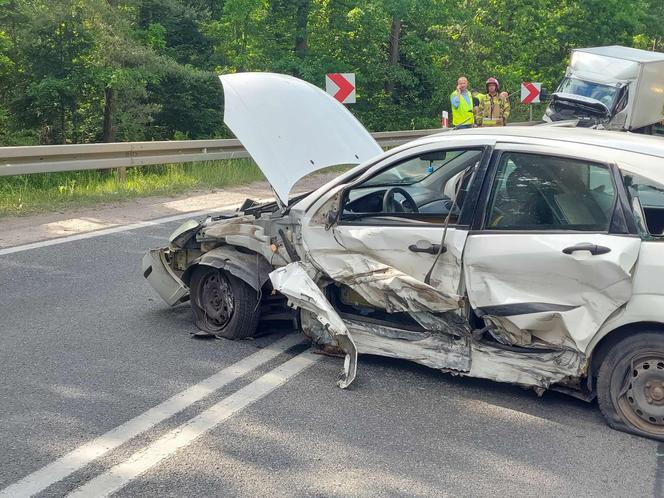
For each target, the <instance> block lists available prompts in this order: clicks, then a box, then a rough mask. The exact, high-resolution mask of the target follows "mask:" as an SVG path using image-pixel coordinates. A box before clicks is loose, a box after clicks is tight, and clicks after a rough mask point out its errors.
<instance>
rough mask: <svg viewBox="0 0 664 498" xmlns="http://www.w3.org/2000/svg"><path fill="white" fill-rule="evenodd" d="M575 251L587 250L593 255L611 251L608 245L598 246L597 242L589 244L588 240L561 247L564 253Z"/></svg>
mask: <svg viewBox="0 0 664 498" xmlns="http://www.w3.org/2000/svg"><path fill="white" fill-rule="evenodd" d="M576 251H588V252H590V254H592V255H593V256H597V255H598V254H606V253H607V252H611V249H610V248H609V247H605V246H598V245H597V244H591V243H589V242H582V243H580V244H577V245H575V246H570V247H566V248H565V249H563V252H564V253H565V254H572V253H573V252H576Z"/></svg>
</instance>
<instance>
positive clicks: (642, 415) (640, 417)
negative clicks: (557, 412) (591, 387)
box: [597, 332, 664, 440]
mask: <svg viewBox="0 0 664 498" xmlns="http://www.w3.org/2000/svg"><path fill="white" fill-rule="evenodd" d="M597 401H598V403H599V408H600V410H601V412H602V414H603V415H604V417H605V418H606V420H607V422H608V423H609V425H610V426H611V427H613V428H614V429H618V430H622V431H626V432H631V433H634V434H639V435H641V436H646V437H650V438H654V439H659V440H664V334H663V333H660V332H640V333H638V334H634V335H632V336H630V337H627V338H625V339H623V340H621V341H620V342H618V343H617V344H615V345H614V346H613V347H612V348H611V349H610V350H609V352H608V354H607V355H606V358H604V361H603V362H602V365H601V367H600V369H599V375H598V379H597Z"/></svg>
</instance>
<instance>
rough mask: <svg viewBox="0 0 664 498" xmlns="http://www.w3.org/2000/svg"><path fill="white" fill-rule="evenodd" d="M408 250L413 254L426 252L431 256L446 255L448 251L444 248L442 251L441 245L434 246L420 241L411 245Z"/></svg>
mask: <svg viewBox="0 0 664 498" xmlns="http://www.w3.org/2000/svg"><path fill="white" fill-rule="evenodd" d="M408 249H410V250H411V251H413V252H426V253H429V254H438V253H439V252H441V253H444V252H445V251H447V248H446V247H443V250H442V251H441V250H440V244H432V243H431V242H427V241H426V240H418V241H417V242H416V243H415V244H411V245H409V246H408Z"/></svg>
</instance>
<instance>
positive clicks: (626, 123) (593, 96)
mask: <svg viewBox="0 0 664 498" xmlns="http://www.w3.org/2000/svg"><path fill="white" fill-rule="evenodd" d="M543 119H544V120H545V121H548V122H553V121H563V120H569V119H578V120H579V123H578V126H582V127H592V128H605V129H609V130H624V131H632V132H637V133H646V134H652V133H653V129H654V126H656V125H657V124H659V123H660V122H662V120H664V53H660V52H650V51H648V50H639V49H636V48H630V47H621V46H618V45H613V46H608V47H594V48H578V49H574V50H572V56H571V60H570V63H569V66H568V67H567V72H566V74H565V78H564V79H563V80H562V82H561V83H560V85H559V86H558V89H557V90H556V91H555V92H554V93H552V94H551V101H550V103H549V106H548V108H547V110H546V113H545V115H544V118H543Z"/></svg>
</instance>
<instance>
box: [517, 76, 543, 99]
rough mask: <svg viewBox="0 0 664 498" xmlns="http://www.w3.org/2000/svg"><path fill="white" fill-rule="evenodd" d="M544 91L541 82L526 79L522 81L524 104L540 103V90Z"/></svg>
mask: <svg viewBox="0 0 664 498" xmlns="http://www.w3.org/2000/svg"><path fill="white" fill-rule="evenodd" d="M541 91H542V84H541V83H530V82H528V81H524V82H523V83H521V103H522V104H538V103H539V101H540V92H541Z"/></svg>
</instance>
